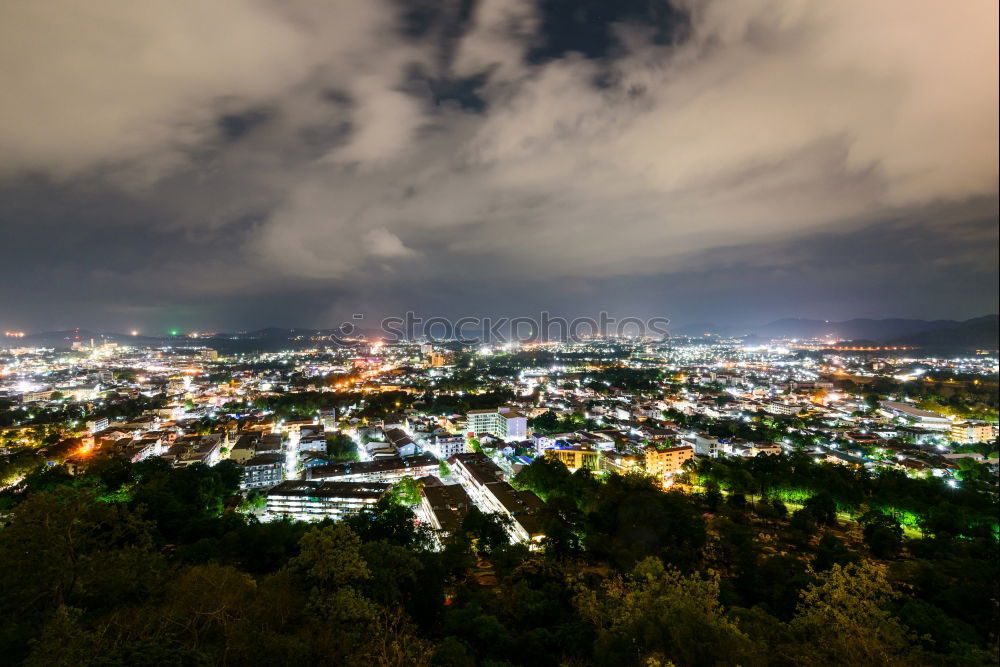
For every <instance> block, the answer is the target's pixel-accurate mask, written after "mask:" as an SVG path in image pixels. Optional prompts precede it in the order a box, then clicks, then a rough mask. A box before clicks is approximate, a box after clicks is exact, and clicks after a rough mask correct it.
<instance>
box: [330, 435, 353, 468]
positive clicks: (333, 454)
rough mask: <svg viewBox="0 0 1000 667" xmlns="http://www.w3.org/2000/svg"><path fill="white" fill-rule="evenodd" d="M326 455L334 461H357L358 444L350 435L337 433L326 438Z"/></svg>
mask: <svg viewBox="0 0 1000 667" xmlns="http://www.w3.org/2000/svg"><path fill="white" fill-rule="evenodd" d="M326 455H327V457H329V459H330V460H331V461H334V462H343V461H357V460H358V458H359V457H358V446H357V444H356V443H355V442H354V440H353V438H351V437H350V436H349V435H347V434H344V433H335V434H333V435H331V436H327V438H326Z"/></svg>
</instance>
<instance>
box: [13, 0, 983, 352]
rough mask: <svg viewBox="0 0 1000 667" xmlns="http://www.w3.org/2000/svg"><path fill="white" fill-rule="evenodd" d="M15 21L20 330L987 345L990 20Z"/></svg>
mask: <svg viewBox="0 0 1000 667" xmlns="http://www.w3.org/2000/svg"><path fill="white" fill-rule="evenodd" d="M192 12H193V8H192V7H191V6H186V5H184V4H183V3H163V4H159V5H135V4H133V3H119V4H115V3H109V4H102V5H101V6H99V7H96V6H94V7H91V6H88V7H82V6H79V5H78V4H75V3H68V2H66V3H62V2H56V1H54V0H53V1H49V2H44V3H8V4H5V5H4V7H3V8H0V59H2V60H3V62H4V63H5V64H7V67H5V68H4V72H3V74H0V79H2V81H3V84H4V89H5V91H6V94H5V95H4V100H3V101H2V102H0V153H2V154H3V155H4V156H5V159H4V160H3V164H2V165H0V227H2V228H3V229H4V231H5V240H4V243H3V244H2V245H0V248H2V251H0V267H2V269H0V276H2V283H0V284H2V285H3V286H4V289H3V290H2V291H0V294H2V296H0V313H2V315H0V327H3V328H4V329H9V330H24V331H46V330H64V329H72V328H75V327H83V328H88V329H92V330H99V331H120V332H128V331H131V330H139V331H144V332H166V331H170V330H172V329H174V328H177V329H180V330H216V331H235V330H252V329H256V328H261V327H267V326H276V327H292V326H294V327H315V328H327V327H334V326H337V325H338V324H339V323H341V322H344V321H349V320H350V318H351V316H352V314H354V313H359V312H363V313H365V314H366V316H368V317H370V318H371V319H373V320H375V321H378V320H379V319H380V318H382V317H386V316H394V315H399V314H400V313H403V312H406V311H410V310H412V311H415V312H418V313H421V314H422V315H423V316H425V317H427V316H442V317H450V318H457V317H461V316H464V315H470V316H480V317H481V316H518V315H525V314H531V313H537V312H540V311H550V312H553V313H556V314H558V315H561V316H565V317H577V316H586V315H590V314H592V313H594V312H597V311H601V310H606V311H608V312H611V313H612V314H614V315H615V316H617V317H640V318H650V317H666V318H669V319H670V320H671V321H672V322H674V323H676V324H677V325H681V326H683V325H691V324H695V323H711V324H715V325H718V326H720V327H722V326H730V325H731V326H736V327H750V326H760V325H763V324H766V323H768V322H771V321H773V320H777V319H781V318H785V317H803V318H813V319H820V320H832V321H836V320H848V319H851V318H859V317H860V318H886V317H905V318H920V319H928V320H933V319H939V318H944V319H955V320H966V319H969V318H974V317H978V316H982V315H987V314H991V313H995V312H996V310H997V308H996V304H997V300H998V288H997V284H998V270H997V266H998V251H997V245H998V244H997V239H998V236H997V224H998V218H1000V215H998V205H997V144H998V134H997V122H996V118H997V113H998V112H997V109H998V106H997V79H998V71H997V61H998V56H997V28H996V26H997V7H996V6H995V5H990V4H989V3H960V4H958V5H954V4H949V3H926V4H921V5H919V6H916V7H915V6H913V5H912V3H905V2H881V3H878V4H877V5H875V6H873V5H872V4H870V3H862V2H845V3H837V4H836V5H819V4H815V5H809V4H799V3H794V2H770V3H741V4H740V5H739V7H738V8H734V7H732V6H731V5H725V4H723V3H719V2H710V3H690V2H678V3H670V4H668V3H646V2H624V3H602V2H581V3H560V2H552V1H547V2H515V1H496V2H490V1H485V2H478V3H468V4H466V3H455V4H450V3H401V2H368V3H364V4H363V5H351V6H349V7H345V6H335V5H333V4H330V5H320V4H312V3H301V4H297V3H268V2H260V3H240V4H231V5H212V6H204V7H202V6H199V8H198V12H199V13H197V14H194V13H192Z"/></svg>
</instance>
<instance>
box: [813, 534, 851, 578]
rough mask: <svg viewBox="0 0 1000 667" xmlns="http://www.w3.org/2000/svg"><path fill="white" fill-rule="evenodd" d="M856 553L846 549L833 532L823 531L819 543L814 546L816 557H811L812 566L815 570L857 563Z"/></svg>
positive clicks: (819, 570)
mask: <svg viewBox="0 0 1000 667" xmlns="http://www.w3.org/2000/svg"><path fill="white" fill-rule="evenodd" d="M858 560H859V558H858V555H857V554H855V553H854V552H853V551H851V550H850V549H848V548H847V547H846V546H845V545H844V543H843V542H841V541H840V540H839V539H837V536H836V535H834V534H833V533H830V532H826V533H823V537H821V538H820V540H819V544H818V545H817V547H816V558H815V559H813V567H814V568H815V569H816V571H817V572H823V571H825V570H829V569H830V568H831V567H833V566H834V565H840V566H841V567H843V566H845V565H849V564H851V563H857V562H858Z"/></svg>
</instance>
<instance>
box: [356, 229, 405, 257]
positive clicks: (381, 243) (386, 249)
mask: <svg viewBox="0 0 1000 667" xmlns="http://www.w3.org/2000/svg"><path fill="white" fill-rule="evenodd" d="M364 241H365V246H367V248H368V251H369V252H371V254H372V255H374V256H375V257H384V258H386V259H392V258H398V257H411V256H413V255H414V254H415V253H414V252H413V250H412V249H411V248H407V247H406V246H404V245H403V242H402V241H400V240H399V237H398V236H396V235H395V234H393V233H392V232H390V231H388V230H386V229H383V228H379V229H372V230H370V231H368V232H365V235H364Z"/></svg>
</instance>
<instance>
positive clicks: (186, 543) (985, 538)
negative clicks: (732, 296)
mask: <svg viewBox="0 0 1000 667" xmlns="http://www.w3.org/2000/svg"><path fill="white" fill-rule="evenodd" d="M688 477H689V480H688V482H689V484H690V486H688V487H687V488H686V490H685V491H684V492H681V491H671V492H663V491H662V490H660V489H659V488H657V486H655V485H654V484H653V483H652V482H651V480H649V479H648V478H645V477H643V476H641V475H635V474H630V475H624V476H619V475H611V476H609V477H608V478H606V479H601V480H599V479H596V478H594V477H593V476H591V475H590V474H589V473H587V472H586V471H579V472H576V473H573V474H570V473H569V471H567V470H566V468H565V467H563V466H562V465H561V464H559V463H558V462H553V461H550V460H547V459H538V460H537V461H536V462H535V463H534V464H532V465H531V466H529V467H527V468H524V469H523V470H522V471H521V472H520V473H519V474H518V475H517V476H516V477H515V479H514V483H515V484H516V485H517V486H519V487H521V488H530V489H533V490H535V491H536V492H537V493H539V494H540V495H541V496H542V497H543V498H544V499H545V500H546V501H547V505H546V515H545V516H544V517H543V520H544V522H545V527H546V533H547V534H548V536H549V537H548V539H547V540H546V541H545V543H544V544H543V546H542V550H541V551H540V552H529V551H528V549H527V548H526V547H524V546H523V545H511V544H510V543H509V542H508V540H507V538H506V532H505V529H504V521H503V520H502V519H501V518H500V517H499V516H496V515H488V514H483V513H481V512H479V511H472V512H470V513H469V514H468V515H467V516H466V518H465V520H464V521H463V523H462V526H461V529H460V530H458V531H456V534H455V535H454V536H452V537H451V538H450V539H447V540H446V541H445V542H444V544H443V545H441V548H440V549H434V548H432V545H433V540H432V537H431V535H430V534H429V533H428V532H427V530H426V529H425V528H423V527H421V526H419V525H417V524H415V522H414V515H413V512H412V511H411V510H410V509H409V507H408V505H407V504H406V503H407V502H412V501H413V500H414V499H415V497H416V494H417V493H418V492H419V490H418V489H417V488H416V487H414V486H413V485H410V486H407V485H403V486H402V487H400V488H398V489H396V491H395V492H394V493H392V494H390V495H389V496H387V497H386V498H385V499H383V501H381V502H380V503H378V504H377V505H376V506H375V507H373V508H372V509H371V510H370V511H367V512H365V513H363V514H361V515H359V516H357V517H355V518H353V519H351V520H348V521H346V522H344V523H340V524H334V523H330V522H324V523H320V524H314V525H307V524H300V523H293V522H286V521H277V522H271V523H259V522H258V521H257V520H256V519H255V518H253V516H252V515H244V514H242V513H240V512H239V511H234V510H233V507H234V506H235V504H234V503H233V502H231V498H232V496H233V494H234V493H235V491H236V487H237V484H238V479H239V478H238V475H237V473H236V470H235V469H234V468H233V467H231V466H229V465H228V464H226V463H223V464H220V465H218V466H215V467H213V468H208V467H203V466H200V465H195V466H191V467H189V468H186V469H172V468H170V467H168V466H166V465H164V464H162V463H161V462H159V461H155V460H153V461H146V462H142V463H139V464H135V465H130V464H127V463H123V462H120V461H108V462H107V463H105V464H103V465H99V466H94V467H92V468H91V469H90V470H89V471H88V472H87V474H85V475H79V476H75V477H74V476H71V475H69V474H67V472H66V471H65V470H64V469H62V468H61V467H59V466H56V467H53V468H49V469H46V470H43V471H35V472H32V473H31V474H29V475H28V476H27V477H26V479H25V480H24V481H23V482H22V483H21V484H20V485H19V486H18V487H16V488H15V489H12V490H9V491H7V492H5V493H6V507H7V508H8V509H7V510H5V514H4V516H3V522H4V525H3V528H2V529H0V563H2V564H3V567H2V568H0V618H2V619H3V623H2V628H0V651H2V653H0V655H3V656H4V661H8V662H14V663H16V662H24V663H25V664H28V665H63V664H66V665H69V664H73V665H134V664H148V665H153V664H178V665H202V664H231V665H257V664H260V665H281V664H295V665H313V664H315V665H320V664H345V665H373V664H374V665H432V664H433V665H477V664H479V665H562V664H569V665H584V664H621V665H665V664H669V663H671V662H672V663H673V664H677V665H709V664H743V665H799V664H815V665H820V664H824V665H825V664H899V665H904V664H905V665H921V664H930V665H944V664H962V665H988V664H995V663H996V659H997V652H996V640H997V637H996V627H997V619H998V614H997V599H998V595H997V589H996V586H997V574H998V562H997V541H996V536H995V532H994V530H995V529H994V528H993V525H994V524H991V523H990V522H989V521H988V520H987V518H988V517H989V516H991V512H992V513H993V514H995V512H994V510H995V504H994V500H993V499H992V498H990V497H989V496H988V495H987V492H986V491H984V490H983V489H980V488H977V487H976V486H975V485H974V484H970V485H969V486H967V487H965V488H961V489H951V488H949V487H946V486H943V485H938V484H937V483H936V482H934V481H933V480H914V479H909V478H906V477H902V476H895V475H892V474H878V475H870V474H867V473H863V472H860V471H852V470H849V469H846V468H842V467H834V466H829V465H825V464H817V463H815V462H813V461H811V460H810V459H808V457H773V458H767V457H760V458H757V459H752V460H749V461H739V460H733V461H729V460H727V461H716V462H704V463H701V464H699V465H697V466H694V467H693V468H692V470H691V471H690V472H689V474H688ZM942 508H944V509H942ZM909 514H912V515H913V516H914V517H915V523H914V524H913V526H915V527H913V526H909V525H904V524H905V523H906V521H904V520H903V519H904V518H905V516H906V515H909ZM994 518H995V517H994ZM918 529H919V532H918Z"/></svg>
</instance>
